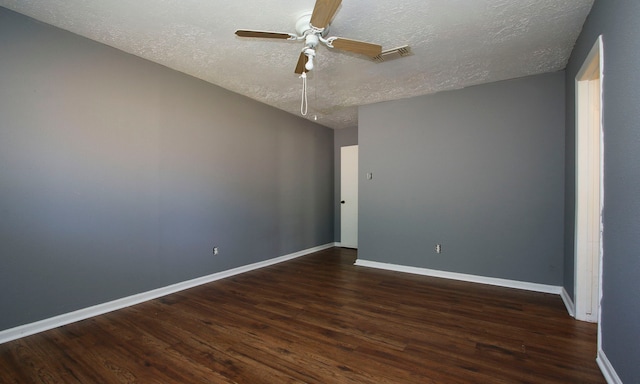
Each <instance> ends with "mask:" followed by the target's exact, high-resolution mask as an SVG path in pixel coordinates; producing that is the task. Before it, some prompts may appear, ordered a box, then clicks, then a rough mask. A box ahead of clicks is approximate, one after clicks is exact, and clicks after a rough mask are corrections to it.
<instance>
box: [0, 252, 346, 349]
mask: <svg viewBox="0 0 640 384" xmlns="http://www.w3.org/2000/svg"><path fill="white" fill-rule="evenodd" d="M334 246H335V244H334V243H329V244H325V245H321V246H318V247H314V248H309V249H305V250H302V251H299V252H295V253H291V254H288V255H284V256H280V257H276V258H273V259H269V260H265V261H261V262H258V263H254V264H249V265H244V266H242V267H238V268H234V269H229V270H226V271H222V272H218V273H214V274H212V275H208V276H203V277H198V278H196V279H193V280H188V281H183V282H181V283H177V284H173V285H169V286H166V287H162V288H158V289H154V290H151V291H147V292H143V293H139V294H136V295H133V296H128V297H123V298H121V299H117V300H114V301H110V302H107V303H103V304H98V305H94V306H91V307H87V308H83V309H79V310H77V311H73V312H69V313H65V314H62V315H59V316H55V317H51V318H48V319H44V320H40V321H36V322H35V323H29V324H25V325H20V326H18V327H15V328H9V329H7V330H4V331H0V344H2V343H6V342H8V341H11V340H16V339H19V338H21V337H25V336H29V335H33V334H35V333H39V332H43V331H47V330H50V329H53V328H57V327H60V326H63V325H67V324H71V323H75V322H76V321H80V320H85V319H88V318H90V317H94V316H98V315H102V314H105V313H108V312H112V311H115V310H118V309H122V308H126V307H130V306H132V305H136V304H140V303H143V302H145V301H149V300H153V299H157V298H159V297H162V296H166V295H169V294H172V293H176V292H180V291H183V290H185V289H189V288H193V287H197V286H199V285H202V284H207V283H211V282H213V281H216V280H220V279H224V278H227V277H231V276H235V275H239V274H241V273H245V272H249V271H253V270H256V269H260V268H264V267H268V266H270V265H274V264H278V263H282V262H283V261H288V260H292V259H295V258H298V257H301V256H305V255H308V254H311V253H314V252H318V251H322V250H325V249H328V248H332V247H334Z"/></svg>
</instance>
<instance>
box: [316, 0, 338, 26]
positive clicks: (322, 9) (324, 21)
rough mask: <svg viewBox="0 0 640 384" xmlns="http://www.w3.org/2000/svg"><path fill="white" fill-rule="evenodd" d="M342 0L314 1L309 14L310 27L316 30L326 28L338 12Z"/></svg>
mask: <svg viewBox="0 0 640 384" xmlns="http://www.w3.org/2000/svg"><path fill="white" fill-rule="evenodd" d="M341 3H342V0H316V5H315V7H314V8H313V13H312V14H311V25H313V26H314V27H316V28H321V29H322V28H326V27H327V25H329V23H330V22H331V19H333V16H334V15H335V14H336V12H337V11H338V8H339V7H340V4H341Z"/></svg>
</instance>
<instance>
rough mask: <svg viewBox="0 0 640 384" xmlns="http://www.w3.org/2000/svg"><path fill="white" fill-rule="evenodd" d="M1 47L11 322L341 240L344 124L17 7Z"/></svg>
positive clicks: (5, 304)
mask: <svg viewBox="0 0 640 384" xmlns="http://www.w3.org/2000/svg"><path fill="white" fill-rule="evenodd" d="M0 52H1V54H0V217H1V219H0V255H1V258H2V262H1V267H0V330H2V329H7V328H11V327H14V326H17V325H21V324H25V323H29V322H33V321H36V320H40V319H44V318H47V317H51V316H54V315H58V314H61V313H66V312H69V311H73V310H76V309H80V308H83V307H87V306H90V305H94V304H98V303H103V302H106V301H109V300H114V299H117V298H121V297H124V296H128V295H131V294H135V293H139V292H144V291H147V290H151V289H154V288H158V287H162V286H166V285H169V284H172V283H176V282H180V281H184V280H187V279H192V278H195V277H199V276H204V275H207V274H211V273H215V272H218V271H222V270H226V269H229V268H233V267H238V266H242V265H246V264H249V263H254V262H258V261H262V260H265V259H270V258H273V257H276V256H281V255H284V254H288V253H291V252H295V251H299V250H302V249H307V248H310V247H314V246H317V245H322V244H327V243H331V242H333V234H334V228H333V220H334V218H333V210H334V206H333V198H334V196H333V195H334V186H333V166H334V164H333V131H332V130H330V129H328V128H324V127H321V126H319V125H316V124H313V123H311V122H309V121H307V120H304V119H301V118H297V117H295V116H292V115H290V114H287V113H285V112H282V111H279V110H276V109H273V108H271V107H268V106H266V105H263V104H260V103H258V102H254V101H252V100H249V99H247V98H244V97H242V96H239V95H237V94H234V93H231V92H228V91H226V90H223V89H221V88H219V87H216V86H213V85H211V84H208V83H206V82H203V81H201V80H198V79H195V78H192V77H190V76H187V75H184V74H181V73H178V72H175V71H172V70H169V69H167V68H165V67H163V66H160V65H156V64H153V63H150V62H148V61H145V60H142V59H140V58H137V57H134V56H131V55H128V54H125V53H122V52H120V51H117V50H115V49H112V48H110V47H107V46H104V45H101V44H98V43H95V42H92V41H90V40H87V39H84V38H81V37H79V36H76V35H73V34H71V33H68V32H65V31H62V30H59V29H56V28H53V27H51V26H48V25H44V24H42V23H38V22H35V21H33V20H31V19H28V18H26V17H24V16H21V15H18V14H16V13H13V12H11V11H8V10H6V9H4V8H0ZM214 245H215V246H218V247H219V248H220V255H219V256H217V257H213V256H212V251H211V250H212V247H213V246H214Z"/></svg>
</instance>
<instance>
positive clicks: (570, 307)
mask: <svg viewBox="0 0 640 384" xmlns="http://www.w3.org/2000/svg"><path fill="white" fill-rule="evenodd" d="M560 297H561V298H562V302H563V303H564V306H565V307H566V308H567V312H569V315H571V317H576V305H575V304H574V303H573V300H571V296H569V293H568V292H567V290H566V289H564V287H562V292H560Z"/></svg>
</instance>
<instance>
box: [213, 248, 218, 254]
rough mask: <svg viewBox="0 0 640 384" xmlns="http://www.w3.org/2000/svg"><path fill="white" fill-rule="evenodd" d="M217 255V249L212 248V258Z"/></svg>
mask: <svg viewBox="0 0 640 384" xmlns="http://www.w3.org/2000/svg"><path fill="white" fill-rule="evenodd" d="M217 254H218V247H213V256H216V255H217Z"/></svg>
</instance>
